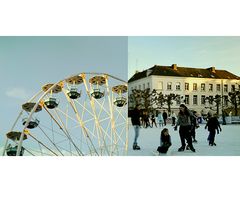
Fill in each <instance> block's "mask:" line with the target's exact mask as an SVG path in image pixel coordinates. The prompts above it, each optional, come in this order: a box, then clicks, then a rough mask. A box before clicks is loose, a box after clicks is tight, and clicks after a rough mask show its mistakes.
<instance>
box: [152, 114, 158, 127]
mask: <svg viewBox="0 0 240 204" xmlns="http://www.w3.org/2000/svg"><path fill="white" fill-rule="evenodd" d="M151 121H152V126H151V127H153V124H154V125H155V127H157V123H156V119H155V115H154V114H152V116H151Z"/></svg>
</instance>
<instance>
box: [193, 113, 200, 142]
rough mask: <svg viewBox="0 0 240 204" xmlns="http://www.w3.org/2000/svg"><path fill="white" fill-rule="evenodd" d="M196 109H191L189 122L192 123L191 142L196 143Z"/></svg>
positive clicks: (197, 125)
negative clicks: (191, 113)
mask: <svg viewBox="0 0 240 204" xmlns="http://www.w3.org/2000/svg"><path fill="white" fill-rule="evenodd" d="M197 118H198V116H197V111H193V115H192V116H191V123H192V130H191V136H192V139H193V143H197V140H196V129H197V128H199V124H198V120H197Z"/></svg>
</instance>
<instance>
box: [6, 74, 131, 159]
mask: <svg viewBox="0 0 240 204" xmlns="http://www.w3.org/2000/svg"><path fill="white" fill-rule="evenodd" d="M126 93H127V82H125V81H124V80H121V79H119V78H117V77H114V76H111V75H108V74H105V73H80V74H77V75H73V76H71V77H67V78H66V79H64V80H61V81H59V82H57V83H49V84H46V85H44V86H43V87H42V89H41V91H39V92H38V93H37V94H36V95H35V96H33V97H32V98H31V99H30V100H29V101H28V102H26V103H25V104H23V105H22V110H21V112H20V114H19V115H18V117H17V119H16V121H15V123H14V124H13V126H12V128H11V130H10V131H9V132H8V133H7V134H6V142H5V146H4V150H3V153H2V154H3V155H9V156H22V155H23V154H24V155H33V156H39V155H49V156H50V155H51V156H65V155H67V156H86V155H91V156H100V155H103V156H114V155H126V154H127V149H128V131H127V127H128V126H127V106H126V104H127V97H126V96H125V94H126Z"/></svg>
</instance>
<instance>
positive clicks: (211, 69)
mask: <svg viewBox="0 0 240 204" xmlns="http://www.w3.org/2000/svg"><path fill="white" fill-rule="evenodd" d="M208 69H209V70H210V71H211V72H212V73H216V68H215V67H210V68H208Z"/></svg>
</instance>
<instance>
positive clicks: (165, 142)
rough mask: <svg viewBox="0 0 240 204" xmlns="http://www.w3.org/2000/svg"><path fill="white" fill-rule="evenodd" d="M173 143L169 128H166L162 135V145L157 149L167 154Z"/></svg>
mask: <svg viewBox="0 0 240 204" xmlns="http://www.w3.org/2000/svg"><path fill="white" fill-rule="evenodd" d="M171 145H172V142H171V136H170V135H169V132H168V129H167V128H164V129H163V130H162V132H161V135H160V146H159V147H158V148H157V151H158V152H159V153H163V154H166V153H167V151H168V149H169V147H170V146H171Z"/></svg>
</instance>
